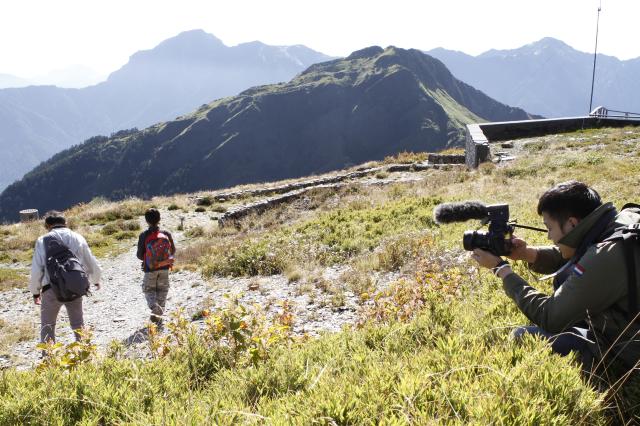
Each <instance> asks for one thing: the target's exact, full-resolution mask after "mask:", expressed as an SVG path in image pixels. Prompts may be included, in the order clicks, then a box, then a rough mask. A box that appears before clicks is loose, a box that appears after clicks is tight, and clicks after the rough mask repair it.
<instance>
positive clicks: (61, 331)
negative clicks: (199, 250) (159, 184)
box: [0, 173, 423, 369]
mask: <svg viewBox="0 0 640 426" xmlns="http://www.w3.org/2000/svg"><path fill="white" fill-rule="evenodd" d="M394 175H395V176H393V177H392V178H389V179H384V180H380V179H375V178H365V179H362V180H361V182H360V183H362V184H364V185H367V184H369V185H371V184H373V185H379V184H385V183H393V182H398V181H409V180H420V179H421V178H423V177H420V175H419V174H413V173H398V174H394ZM162 214H163V220H162V226H164V227H166V228H167V229H169V230H176V229H178V225H179V224H180V222H181V220H183V221H184V225H185V228H188V227H193V226H210V225H211V224H212V218H211V217H209V215H207V214H200V213H187V214H184V213H181V212H170V211H163V212H162ZM141 221H142V219H141ZM213 223H215V222H213ZM173 235H174V240H175V242H176V245H177V246H178V248H179V247H184V246H186V245H188V243H189V241H188V238H187V237H186V236H185V235H184V233H182V232H177V231H174V232H173ZM135 244H136V242H135V241H132V242H131V247H130V248H129V249H128V250H127V251H126V252H125V253H123V254H121V255H119V256H117V257H112V258H105V259H100V264H101V266H102V269H103V274H102V287H101V289H100V290H98V291H94V292H93V294H92V295H91V296H89V297H86V298H85V299H84V318H85V325H86V326H88V327H90V329H91V330H92V331H93V341H94V343H96V345H97V346H98V351H99V352H100V353H104V352H105V351H106V350H107V348H108V347H109V345H110V343H111V342H112V341H114V340H115V341H119V342H121V343H123V344H125V346H126V347H128V348H129V353H132V354H133V356H145V353H146V350H145V337H144V329H145V325H146V324H147V323H148V319H149V309H148V307H147V305H146V301H145V299H144V296H143V294H142V290H141V283H142V277H143V272H142V271H141V269H140V261H139V260H138V259H137V258H136V256H135V251H136V247H135ZM345 271H346V268H345V267H334V268H327V269H325V270H324V271H322V278H323V279H324V280H326V281H327V282H330V283H338V284H339V281H340V277H341V276H342V274H343V273H344V272H345ZM397 278H398V276H397V275H396V274H390V273H387V274H381V275H379V276H376V277H375V279H376V281H377V282H378V285H385V283H388V282H390V281H392V280H394V279H397ZM170 283H171V289H170V292H169V296H168V300H167V306H166V307H167V315H171V313H172V312H174V311H176V310H178V309H182V310H183V311H184V314H185V315H187V316H188V317H191V315H192V314H194V313H196V312H197V311H199V310H200V309H202V308H210V309H216V308H221V307H223V306H224V305H225V304H227V303H228V300H229V299H228V297H225V296H232V297H238V298H239V300H240V303H242V304H244V305H246V306H252V305H254V304H257V305H259V306H260V307H262V309H264V311H266V312H267V314H268V315H273V314H276V313H278V312H280V311H281V310H282V302H283V301H285V300H286V301H288V302H289V303H290V304H291V305H292V306H293V310H294V315H295V323H294V332H295V333H299V334H302V333H308V334H311V335H315V334H318V333H319V332H322V331H339V330H340V329H341V328H342V327H343V326H344V325H349V324H353V323H354V322H355V321H356V318H357V310H358V303H357V297H356V296H354V295H353V294H352V293H350V292H349V291H348V290H345V291H344V293H343V297H344V300H343V301H342V303H341V304H339V306H336V304H333V303H331V302H330V299H331V295H330V294H326V293H325V292H324V291H323V290H321V289H317V288H314V287H313V286H309V284H308V283H306V284H305V283H304V282H299V283H290V282H289V281H288V279H287V278H286V277H284V276H282V275H274V276H268V277H253V278H215V279H212V280H211V281H207V280H205V279H203V278H202V276H201V275H200V274H199V273H197V272H190V271H179V272H172V273H171V275H170ZM39 312H40V311H39V307H38V306H36V305H35V304H33V301H32V298H31V295H30V293H29V291H28V290H26V289H13V290H10V291H6V292H2V293H0V320H2V321H4V322H5V323H7V324H17V323H19V322H25V321H26V322H29V323H31V324H32V326H33V327H32V328H33V337H32V338H31V339H29V340H26V341H23V342H20V343H18V344H17V345H15V346H14V347H13V349H12V350H11V351H10V353H9V354H8V355H7V354H5V355H2V356H0V368H2V367H5V368H6V367H10V366H13V367H16V368H19V369H28V368H31V367H33V366H34V365H35V364H36V363H37V362H38V359H39V351H37V350H36V349H35V346H36V344H37V343H38V334H39V332H38V330H39V325H40V319H39V318H40V317H39ZM56 335H57V338H58V341H60V342H63V343H69V342H72V341H73V335H72V333H71V330H70V327H69V321H68V317H67V315H66V311H65V309H64V308H62V309H61V312H60V315H59V316H58V322H57V328H56Z"/></svg>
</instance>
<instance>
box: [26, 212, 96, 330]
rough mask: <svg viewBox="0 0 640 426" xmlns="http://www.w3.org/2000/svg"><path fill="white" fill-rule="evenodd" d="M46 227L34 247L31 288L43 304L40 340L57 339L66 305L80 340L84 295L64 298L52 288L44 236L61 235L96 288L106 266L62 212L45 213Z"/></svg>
mask: <svg viewBox="0 0 640 426" xmlns="http://www.w3.org/2000/svg"><path fill="white" fill-rule="evenodd" d="M44 223H45V228H46V229H47V231H48V233H47V234H46V235H43V236H41V237H39V238H38V240H37V241H36V245H35V249H34V251H33V261H32V263H31V279H30V282H29V290H30V291H31V294H32V295H33V301H34V303H35V304H36V305H40V341H41V342H43V343H46V342H49V341H53V342H55V340H56V333H55V329H56V320H57V318H58V312H60V308H61V307H62V305H64V306H65V308H66V309H67V314H68V315H69V322H70V323H71V329H72V330H73V332H74V334H75V337H76V340H80V338H81V335H80V330H81V329H82V327H83V326H84V319H83V313H82V297H78V298H76V299H74V300H72V301H70V302H60V301H59V300H58V299H57V298H56V295H55V293H54V291H53V290H52V289H51V281H50V279H49V273H48V272H47V267H46V265H47V254H46V250H45V244H44V239H45V237H47V236H53V237H55V238H57V239H59V240H60V241H61V242H62V243H63V244H64V245H65V246H66V247H67V248H68V249H69V250H70V251H71V253H73V255H74V256H75V257H77V258H78V260H79V261H80V263H81V264H82V266H83V268H84V270H85V272H86V273H87V276H88V278H89V282H90V283H93V284H94V286H95V288H96V290H97V289H99V288H100V275H101V273H102V270H101V269H100V265H98V262H97V261H96V258H95V257H94V256H93V254H92V253H91V250H90V249H89V245H88V244H87V241H86V240H85V239H84V237H83V236H82V235H80V234H78V233H76V232H73V231H72V230H70V229H69V228H68V227H67V222H66V219H65V218H64V216H63V215H62V213H60V212H58V211H50V212H48V213H46V214H45V219H44Z"/></svg>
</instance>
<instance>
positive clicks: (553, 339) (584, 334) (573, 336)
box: [513, 325, 593, 370]
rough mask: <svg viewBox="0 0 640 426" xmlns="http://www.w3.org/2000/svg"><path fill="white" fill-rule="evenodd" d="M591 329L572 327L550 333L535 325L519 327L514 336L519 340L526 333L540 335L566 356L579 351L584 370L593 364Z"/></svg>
mask: <svg viewBox="0 0 640 426" xmlns="http://www.w3.org/2000/svg"><path fill="white" fill-rule="evenodd" d="M588 333H589V330H588V329H586V328H580V327H572V328H570V329H568V330H567V331H563V332H562V333H549V332H548V331H545V330H543V329H542V328H540V327H536V326H534V325H531V326H525V327H518V328H516V329H515V330H513V337H514V338H515V339H516V340H519V339H521V338H522V336H524V335H525V334H531V335H535V336H540V337H542V338H543V339H545V340H548V341H549V343H551V350H552V351H553V352H555V353H557V354H559V355H562V356H566V355H569V353H571V352H578V353H579V354H580V356H581V357H582V368H583V370H590V369H591V366H592V364H593V354H592V353H591V351H590V350H589V345H588V342H589V338H588Z"/></svg>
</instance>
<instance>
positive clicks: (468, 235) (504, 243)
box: [462, 204, 514, 256]
mask: <svg viewBox="0 0 640 426" xmlns="http://www.w3.org/2000/svg"><path fill="white" fill-rule="evenodd" d="M486 208H487V216H486V218H484V219H483V223H488V224H489V230H488V231H486V232H483V231H465V233H464V235H463V237H462V246H463V247H464V249H465V250H469V251H471V250H474V249H477V248H479V249H482V250H487V251H489V252H491V253H493V254H495V255H496V256H506V255H508V254H509V253H511V250H512V249H513V244H512V238H513V231H514V227H513V225H511V224H510V223H509V205H508V204H493V205H490V206H486Z"/></svg>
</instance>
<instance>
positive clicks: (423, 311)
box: [0, 128, 640, 424]
mask: <svg viewBox="0 0 640 426" xmlns="http://www.w3.org/2000/svg"><path fill="white" fill-rule="evenodd" d="M638 142H640V130H639V129H637V128H624V129H604V130H589V131H584V132H575V133H569V134H563V135H554V136H548V137H542V138H534V139H527V140H517V141H513V144H514V148H513V151H514V153H515V155H516V157H517V158H516V160H514V161H509V162H504V163H500V164H483V165H482V166H481V167H480V168H479V169H478V170H475V171H468V170H466V169H464V168H460V167H457V166H449V167H445V168H443V169H427V170H424V171H419V172H402V173H393V172H380V173H378V174H375V175H371V176H368V177H364V178H361V179H358V180H354V181H351V182H345V183H344V185H341V186H338V187H331V186H329V187H318V188H315V189H313V190H311V191H309V192H307V193H306V194H305V195H304V196H303V197H300V198H297V199H296V200H295V201H293V202H291V203H283V204H280V205H279V206H278V207H275V208H274V209H271V210H268V211H266V212H264V213H262V214H255V215H249V216H247V217H245V218H243V219H241V220H240V221H239V222H238V223H237V224H229V225H228V226H224V227H222V228H220V227H219V226H218V224H217V220H211V219H212V218H213V219H217V218H218V217H219V216H220V215H222V214H223V212H224V211H226V210H229V209H231V208H232V207H231V205H232V204H235V205H241V204H246V203H249V202H252V201H255V200H253V199H250V198H249V199H243V198H228V199H226V198H225V199H224V200H220V199H219V198H218V199H217V201H216V198H215V195H216V193H214V192H209V193H199V194H194V195H192V196H175V197H166V198H154V199H152V200H150V201H147V202H140V201H135V200H132V201H129V202H128V203H130V205H132V206H133V205H135V206H140V208H141V209H142V208H143V206H146V205H151V204H153V205H156V206H158V207H159V208H160V209H161V211H162V213H163V214H164V215H166V217H167V218H169V217H171V218H172V219H171V221H169V224H170V225H171V226H172V227H175V228H176V229H177V227H178V226H179V222H180V217H181V216H183V217H184V218H185V220H184V225H183V230H182V231H181V232H183V233H184V240H183V241H182V242H181V250H180V253H179V258H178V262H179V263H178V265H179V266H178V268H177V269H178V271H177V272H175V273H174V274H173V277H175V278H176V279H180V277H181V274H186V273H189V274H194V276H200V277H201V278H199V279H201V280H202V284H198V286H202V291H198V292H196V293H200V295H202V299H201V300H200V301H201V302H202V304H195V303H194V304H193V309H195V311H193V312H189V313H187V315H188V317H187V318H190V319H193V320H194V321H193V322H192V321H180V320H179V319H174V320H173V322H172V324H174V325H173V326H169V327H167V330H165V332H164V334H160V335H159V336H156V335H155V334H152V335H151V336H150V340H149V341H148V342H146V343H145V342H143V343H140V347H147V348H148V350H147V352H144V351H140V352H137V355H136V354H131V353H127V351H123V350H120V349H119V350H116V349H117V348H115V347H114V348H112V349H113V350H109V351H107V355H105V352H102V355H101V356H100V357H99V359H97V360H92V361H89V362H88V363H86V364H82V365H78V366H77V367H73V368H67V370H71V371H70V372H65V371H66V370H65V367H63V366H59V365H58V366H53V367H48V368H44V369H42V370H41V371H39V372H37V373H36V374H33V373H21V372H16V371H12V370H10V371H9V372H8V373H6V374H5V375H3V378H2V386H0V389H1V392H2V398H1V400H2V402H1V403H0V404H2V410H0V413H2V414H0V422H4V423H12V422H16V421H30V422H35V423H39V422H49V421H52V419H53V420H55V421H60V422H63V423H73V422H79V421H90V420H91V419H94V420H95V419H101V420H100V421H103V422H106V423H113V422H123V421H125V422H139V423H159V422H162V421H168V422H176V423H186V422H188V423H207V422H209V423H222V424H231V423H235V422H243V423H264V422H266V423H276V424H278V423H288V422H292V421H293V422H299V423H301V424H309V423H312V422H314V421H317V422H325V423H328V424H331V423H338V424H344V423H356V424H362V423H370V422H374V423H375V422H379V421H382V420H383V419H384V420H385V421H391V420H392V419H395V420H397V421H398V422H400V423H421V424H424V423H429V422H436V423H437V422H448V423H452V424H468V423H480V424H493V423H498V424H549V423H559V424H584V423H587V424H606V423H609V422H611V421H612V420H613V419H619V418H621V416H622V417H625V418H626V419H630V418H632V417H631V416H632V411H633V410H630V409H629V406H630V405H633V404H634V403H635V402H634V401H637V399H636V398H637V396H636V395H634V393H636V392H637V391H636V390H634V389H636V387H635V386H623V387H622V388H621V389H616V391H615V392H614V391H610V392H609V393H606V392H605V391H604V390H600V391H598V390H595V389H593V388H591V387H590V386H588V385H586V384H585V383H584V382H583V381H582V380H581V378H580V374H579V369H578V367H577V365H576V364H575V363H574V361H573V359H571V358H570V357H568V358H559V357H556V356H554V355H552V354H551V353H550V351H549V349H548V348H547V347H546V346H545V345H544V344H543V343H542V342H540V341H534V340H527V341H525V342H524V344H523V345H520V346H518V345H515V344H514V342H513V341H512V340H511V339H510V338H509V330H510V329H511V328H512V327H513V326H515V325H518V324H525V323H526V322H527V321H526V318H525V317H524V316H523V315H522V314H521V313H520V312H519V311H518V310H517V308H516V307H515V306H514V305H513V303H512V302H511V301H510V300H509V299H508V298H507V297H506V296H505V295H504V293H503V291H502V288H501V286H500V285H499V282H498V281H497V280H496V279H495V277H493V276H492V275H491V274H490V273H488V272H486V271H479V270H478V269H477V268H476V267H475V265H474V264H472V263H471V262H469V260H468V257H467V254H466V253H465V252H464V251H463V250H462V249H461V247H460V246H461V237H462V233H463V231H464V230H466V229H475V227H476V226H477V223H473V222H471V223H461V224H453V225H447V226H438V225H436V224H435V223H434V222H433V219H432V210H433V207H434V206H435V205H436V204H438V203H440V202H444V201H455V200H464V199H480V200H483V201H485V202H487V203H494V202H506V203H509V205H510V207H511V214H512V217H513V218H517V219H518V221H519V223H526V224H530V225H534V226H541V225H542V223H541V220H540V218H539V217H537V215H536V214H535V205H536V202H537V198H538V196H539V195H540V194H541V193H542V192H543V191H544V190H545V189H547V188H548V187H549V186H551V185H553V184H555V183H558V182H561V181H565V180H569V179H578V180H583V181H585V182H588V183H589V184H590V185H592V186H593V187H595V188H596V189H597V190H598V191H599V193H600V194H601V196H602V197H603V199H605V200H607V201H613V202H614V204H615V205H616V206H618V207H620V206H621V205H622V204H624V203H625V202H628V201H637V199H638V192H637V188H638V184H639V183H640V182H639V181H640V173H639V172H640V146H639V145H638ZM414 159H416V158H415V157H413V156H411V155H403V156H402V157H401V158H396V159H393V160H389V161H390V162H399V161H402V160H406V161H413V160H414ZM418 159H419V160H422V159H423V158H418ZM198 204H199V205H198ZM126 205H127V204H118V205H108V208H105V205H102V206H100V202H99V201H96V202H93V203H89V204H87V205H84V206H80V207H76V208H74V210H72V211H70V212H69V216H70V217H77V222H76V226H77V227H78V229H80V230H82V231H83V232H87V233H90V234H91V233H95V234H97V235H99V236H100V238H103V239H104V240H105V241H106V242H105V243H104V244H105V245H104V246H103V250H102V252H101V254H103V258H102V261H103V262H110V261H111V260H110V259H112V257H110V256H109V255H107V254H106V253H107V252H109V251H111V250H112V249H116V248H118V247H121V248H119V250H120V252H122V251H123V250H124V251H125V252H126V250H129V249H128V248H127V245H128V246H130V245H131V244H132V243H133V239H132V237H131V236H128V234H126V233H127V232H132V233H134V234H135V233H137V232H138V231H137V230H131V231H130V230H129V228H134V226H133V225H127V224H128V223H130V222H129V221H135V220H139V214H140V213H141V211H140V210H135V209H134V210H133V211H132V213H131V214H130V215H128V216H126V217H125V216H123V215H120V214H108V215H107V214H102V215H98V214H97V211H98V210H100V209H102V210H105V211H109V212H117V211H122V210H123V209H124V208H125V206H126ZM136 208H137V207H136ZM127 209H128V208H127ZM92 217H94V219H91V218H92ZM97 217H99V219H95V218H97ZM31 226H33V227H35V225H13V226H9V227H7V226H5V227H2V228H1V230H0V232H2V234H3V247H1V248H0V258H1V259H4V260H2V262H3V263H4V264H3V266H2V271H10V272H8V273H7V274H9V275H10V273H12V272H11V271H13V270H15V269H20V268H22V269H20V270H21V272H20V274H22V275H21V276H24V274H25V270H24V268H26V266H27V262H28V257H29V253H28V248H29V247H30V246H31V244H32V242H33V238H35V236H36V235H37V234H38V231H37V229H35V228H33V230H31V231H30V233H27V231H26V230H27V229H32V228H31ZM105 229H107V231H105ZM110 229H111V230H114V232H111V230H110ZM117 235H122V238H121V239H118V238H117V237H113V236H117ZM18 236H20V238H18ZM520 236H521V237H523V238H525V239H527V240H528V241H529V242H531V243H533V244H542V243H545V242H546V240H545V235H544V234H542V233H535V232H532V231H523V232H521V235H520ZM95 238H98V237H95ZM20 239H23V240H24V241H23V242H22V243H21V244H18V243H17V241H18V240H20ZM12 241H13V242H14V243H11V242H12ZM96 246H98V245H97V244H96ZM12 259H16V262H12ZM16 265H17V266H16ZM514 268H515V269H516V271H517V272H519V273H521V274H524V275H526V276H530V277H531V278H532V279H533V278H534V277H533V276H532V275H531V274H530V273H529V272H528V271H527V269H526V267H525V266H524V265H521V264H516V265H515V266H514ZM3 274H4V272H3ZM3 276H4V275H3ZM12 277H13V278H10V279H9V280H4V282H11V283H12V284H10V285H7V286H9V287H14V286H21V285H24V278H20V277H18V278H16V277H15V276H12ZM131 285H136V284H135V283H132V284H131ZM225 285H227V286H228V287H227V290H228V292H229V293H232V294H238V292H239V291H240V290H242V293H244V294H243V295H239V296H238V297H236V298H232V302H233V303H232V304H231V305H228V304H226V303H227V302H224V303H223V300H221V299H222V298H217V300H211V299H209V300H208V301H207V297H208V294H209V293H208V292H207V291H206V290H205V289H212V288H220V286H225ZM536 285H539V286H540V288H541V289H543V290H549V284H547V283H544V282H543V283H539V284H536ZM234 286H235V287H234ZM239 287H242V288H239ZM178 288H179V287H176V288H175V289H174V291H177V290H178ZM5 291H7V290H5ZM8 291H17V290H8ZM257 295H261V296H264V299H259V298H258V296H257ZM269 296H272V297H274V300H272V301H271V302H267V300H268V298H269ZM24 297H25V298H29V295H28V294H24ZM193 297H196V298H197V297H199V296H198V295H196V296H193ZM234 300H235V301H237V303H236V302H234ZM256 300H258V301H259V302H260V303H259V304H260V306H258V310H257V311H256V312H253V310H252V309H251V308H250V307H249V306H248V305H250V303H251V302H253V301H256ZM242 306H247V310H246V311H244V310H243V308H242ZM88 309H89V307H88ZM323 309H325V311H322V310H323ZM327 311H328V312H331V313H337V314H341V313H344V312H348V313H349V315H350V316H349V317H348V320H347V321H342V322H341V324H344V329H343V331H341V332H338V333H331V334H326V335H321V336H320V337H300V336H303V335H304V328H305V326H304V324H305V322H306V323H307V324H310V323H311V322H312V321H314V320H317V316H316V317H315V318H314V316H313V313H314V312H327ZM194 314H198V315H194ZM30 315H35V311H33V312H31V314H30ZM318 315H322V314H318ZM33 318H36V317H35V316H34V317H33ZM260 318H262V319H260ZM327 318H331V319H329V320H328V322H329V323H331V322H332V321H333V322H334V323H337V322H338V319H337V318H339V315H336V316H334V317H327ZM5 321H6V320H5ZM32 321H35V319H32ZM234 324H235V325H234ZM141 326H142V325H141ZM65 327H66V325H64V324H62V325H60V326H59V328H60V329H63V328H65ZM234 327H236V328H234ZM327 328H328V329H330V328H331V327H327ZM7 330H9V327H8V326H7V325H6V324H3V328H2V332H3V337H4V336H7V335H8V334H9V333H8V331H7ZM26 332H27V331H23V333H26ZM34 333H35V332H34ZM162 339H165V340H162ZM15 340H20V338H19V337H15V336H14V337H13V342H15ZM154 345H155V346H154ZM12 347H14V346H13V345H9V344H7V345H5V346H4V349H3V351H4V352H5V353H7V354H10V353H11V348H12ZM105 356H106V358H105ZM131 356H146V357H151V358H152V359H151V360H146V361H141V360H135V359H131ZM131 377H135V378H136V379H135V380H131ZM116 383H117V384H118V385H117V386H115V384H116ZM51 386H56V387H58V389H57V390H56V391H55V392H53V393H52V392H51V389H50V387H51ZM44 392H48V394H49V395H54V396H53V397H51V398H49V399H47V400H45V401H42V400H38V399H37V398H36V397H35V396H36V395H39V394H42V393H44ZM55 395H64V396H65V397H64V399H63V398H57V397H55ZM141 400H144V401H146V402H145V404H140V403H139V402H140V401H141ZM98 401H100V404H98V403H97V402H98ZM105 401H106V402H105ZM94 402H95V403H94ZM611 407H613V408H611Z"/></svg>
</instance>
